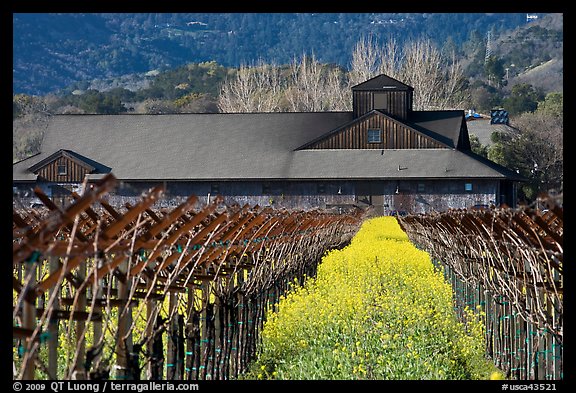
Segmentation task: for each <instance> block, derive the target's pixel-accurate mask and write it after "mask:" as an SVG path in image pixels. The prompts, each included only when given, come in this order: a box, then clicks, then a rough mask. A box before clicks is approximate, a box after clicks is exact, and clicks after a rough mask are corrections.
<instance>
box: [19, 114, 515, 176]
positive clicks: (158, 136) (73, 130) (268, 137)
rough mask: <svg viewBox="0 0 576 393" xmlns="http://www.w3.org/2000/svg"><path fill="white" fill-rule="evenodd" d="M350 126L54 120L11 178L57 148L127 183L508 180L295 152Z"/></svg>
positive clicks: (333, 153)
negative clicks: (35, 151) (33, 153)
mask: <svg viewBox="0 0 576 393" xmlns="http://www.w3.org/2000/svg"><path fill="white" fill-rule="evenodd" d="M351 120H352V113H350V112H323V113H259V114H241V113H238V114H177V115H134V114H132V115H128V114H124V115H57V116H53V117H52V119H51V121H50V124H49V126H48V128H47V130H46V133H45V137H44V140H43V143H42V152H41V153H40V154H38V155H36V156H33V157H31V158H29V159H26V160H23V161H20V162H18V163H15V164H14V165H13V178H14V180H16V181H25V180H34V179H35V175H34V174H31V173H29V172H28V171H27V168H29V167H30V166H32V165H34V164H35V163H37V162H39V161H41V160H42V159H45V158H46V157H48V156H49V155H51V154H53V153H54V152H56V151H58V150H60V149H66V150H68V151H71V152H73V153H74V154H76V156H77V157H84V158H86V159H90V160H92V161H90V162H91V165H93V166H94V165H98V167H100V168H109V169H110V170H111V171H112V172H113V173H114V175H115V176H116V177H117V178H119V179H122V180H211V179H214V180H232V179H235V180H242V179H294V180H296V179H375V178H379V179H382V178H504V177H506V175H510V173H508V172H507V171H506V170H504V169H503V168H501V167H497V166H490V165H486V164H485V163H482V162H481V161H479V160H478V159H476V158H475V157H474V156H473V155H470V154H468V153H463V152H460V151H458V150H453V149H421V150H420V149H417V150H416V149H415V150H384V151H381V150H299V151H295V149H296V148H297V147H299V146H302V145H303V144H304V143H306V142H308V141H310V140H313V139H315V138H317V137H319V136H321V135H323V134H325V133H327V132H329V131H330V130H332V129H334V128H336V127H338V126H340V125H342V124H345V123H347V122H349V121H351ZM399 167H400V170H399V169H398V168H399ZM446 169H448V170H446ZM512 175H513V174H512Z"/></svg>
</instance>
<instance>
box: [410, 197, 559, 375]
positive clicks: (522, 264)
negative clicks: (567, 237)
mask: <svg viewBox="0 0 576 393" xmlns="http://www.w3.org/2000/svg"><path fill="white" fill-rule="evenodd" d="M542 203H544V204H545V205H546V208H544V209H534V208H530V207H524V208H520V209H495V210H468V211H460V210H458V211H449V212H446V213H442V214H435V215H426V216H407V217H403V218H401V219H400V224H401V226H402V228H403V229H404V230H405V231H406V232H407V234H408V236H409V237H410V239H411V240H412V242H414V243H415V244H416V245H419V246H420V247H422V248H423V249H425V250H427V251H428V252H429V253H430V254H431V256H432V257H433V258H435V259H436V260H437V261H442V265H443V266H444V267H445V273H446V277H447V278H448V279H449V280H450V282H451V283H452V286H453V288H454V292H455V299H456V307H455V308H456V311H457V313H459V314H460V315H462V313H463V309H464V308H465V307H466V306H470V307H472V306H476V305H479V306H481V307H482V309H483V310H484V311H485V313H486V317H485V325H486V328H487V335H486V353H487V355H488V356H490V357H491V358H492V359H494V361H495V364H496V365H497V366H499V367H500V368H502V369H503V370H504V371H505V372H506V373H507V374H508V375H509V376H510V377H511V378H516V379H539V380H542V379H562V378H563V371H562V370H563V368H562V353H563V352H562V349H563V346H562V344H563V293H564V282H563V247H564V245H563V234H564V230H563V207H562V202H561V198H553V197H547V198H545V199H544V200H543V201H542Z"/></svg>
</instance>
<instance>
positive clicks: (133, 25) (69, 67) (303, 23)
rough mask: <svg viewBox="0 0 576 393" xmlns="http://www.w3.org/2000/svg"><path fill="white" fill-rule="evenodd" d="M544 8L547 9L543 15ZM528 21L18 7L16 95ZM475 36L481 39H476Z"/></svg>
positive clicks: (466, 33) (454, 42)
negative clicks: (25, 10)
mask: <svg viewBox="0 0 576 393" xmlns="http://www.w3.org/2000/svg"><path fill="white" fill-rule="evenodd" d="M539 15H540V16H543V15H544V14H539ZM523 24H526V15H525V14H523V13H514V14H509V13H497V14H475V13H454V14H447V13H444V14H442V13H438V14H430V13H379V14H376V13H339V14H337V13H300V14H296V13H201V14H198V13H178V14H169V13H162V14H143V13H138V14H130V13H105V14H76V13H70V14H32V13H31V14H14V15H13V33H14V34H13V48H14V58H13V69H14V71H13V80H14V88H13V89H14V93H26V94H46V93H48V92H55V91H57V90H60V89H62V88H65V87H67V86H69V85H71V84H73V83H74V82H77V81H85V80H87V81H92V80H94V79H109V78H117V77H120V76H121V75H125V74H134V73H146V72H148V71H151V70H166V69H171V68H176V67H179V66H182V65H184V64H187V63H200V62H206V61H216V62H217V63H219V64H221V65H223V66H227V67H238V66H239V65H241V64H242V63H251V62H253V61H254V60H255V59H258V58H262V59H264V60H265V61H266V62H275V63H277V64H287V63H289V62H290V61H291V60H292V59H293V57H294V56H298V55H302V54H308V55H311V54H312V53H313V54H314V55H315V56H316V58H317V59H318V60H319V61H320V62H322V63H334V64H338V65H340V66H342V67H344V68H348V67H349V65H350V61H351V53H352V50H353V48H354V45H355V44H356V42H358V40H359V39H360V38H361V37H363V36H367V35H370V34H371V35H373V36H374V37H375V38H377V39H379V40H384V39H386V38H387V37H391V36H393V37H395V38H396V39H398V40H399V41H400V44H402V43H403V41H405V40H411V39H414V38H418V37H430V38H431V39H432V40H433V41H434V42H435V43H436V44H438V45H443V44H444V43H447V44H449V46H451V47H453V48H455V49H458V50H461V49H463V45H464V43H465V42H467V41H469V40H470V39H472V40H473V41H475V40H477V38H479V39H480V40H482V39H483V37H484V36H485V34H486V32H487V31H488V30H489V29H494V31H495V32H502V31H505V30H507V29H513V28H516V27H518V26H521V25H523ZM477 44H480V43H479V42H477Z"/></svg>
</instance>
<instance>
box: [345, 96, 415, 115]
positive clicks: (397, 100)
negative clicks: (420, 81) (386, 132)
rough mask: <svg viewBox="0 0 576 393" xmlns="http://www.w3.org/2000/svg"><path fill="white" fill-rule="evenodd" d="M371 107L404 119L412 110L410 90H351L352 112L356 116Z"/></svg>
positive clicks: (366, 111) (364, 112) (369, 109)
mask: <svg viewBox="0 0 576 393" xmlns="http://www.w3.org/2000/svg"><path fill="white" fill-rule="evenodd" d="M373 109H379V110H382V111H383V112H385V113H386V114H388V115H391V116H394V117H396V118H398V119H401V120H406V119H407V118H408V116H409V114H410V112H411V111H412V92H411V91H404V90H395V91H386V90H382V91H355V92H353V113H354V118H358V117H360V116H362V115H364V114H366V113H368V112H370V111H371V110H373Z"/></svg>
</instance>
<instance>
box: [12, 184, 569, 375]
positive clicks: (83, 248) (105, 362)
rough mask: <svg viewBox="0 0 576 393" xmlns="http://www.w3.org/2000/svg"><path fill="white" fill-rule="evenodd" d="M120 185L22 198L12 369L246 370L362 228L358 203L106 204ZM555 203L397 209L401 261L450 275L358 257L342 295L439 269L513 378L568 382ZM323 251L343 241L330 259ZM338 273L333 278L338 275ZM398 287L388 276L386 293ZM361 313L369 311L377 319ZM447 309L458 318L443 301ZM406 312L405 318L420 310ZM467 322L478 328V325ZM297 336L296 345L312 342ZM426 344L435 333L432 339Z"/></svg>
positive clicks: (16, 212) (461, 312)
mask: <svg viewBox="0 0 576 393" xmlns="http://www.w3.org/2000/svg"><path fill="white" fill-rule="evenodd" d="M117 185H118V181H117V180H116V179H115V177H114V176H113V175H112V174H109V175H107V176H106V177H104V178H103V179H101V180H100V181H99V182H98V183H96V184H94V186H93V187H91V188H89V189H88V190H87V191H86V192H85V193H84V194H82V195H77V194H74V195H73V196H74V198H75V201H74V203H72V204H70V205H69V206H68V207H66V208H64V209H63V208H60V207H58V206H56V205H55V204H54V203H53V202H52V201H51V200H50V199H49V198H48V197H47V196H46V195H44V194H43V193H42V191H41V190H40V189H36V190H35V193H36V196H37V197H38V198H39V199H40V201H41V202H42V203H43V205H44V206H43V207H37V208H34V209H31V208H24V207H16V206H15V207H14V209H13V293H14V296H13V348H14V354H13V365H14V369H13V378H14V379H92V380H97V379H109V378H110V379H117V380H126V379H128V380H135V379H154V380H160V379H172V380H198V379H200V380H205V379H235V378H239V377H242V375H243V374H244V373H246V372H251V368H250V367H251V365H252V364H253V362H254V361H255V360H256V359H257V355H258V354H259V352H260V348H262V346H263V344H264V346H265V344H266V340H269V338H270V333H268V331H269V330H268V329H272V328H269V326H274V323H275V322H274V321H276V318H278V317H277V316H276V313H275V311H282V310H284V309H285V308H286V307H285V306H284V305H283V304H285V302H286V299H288V298H292V297H294V296H298V295H297V294H298V293H301V292H299V291H301V290H300V289H298V288H301V286H302V285H304V284H305V283H306V282H310V283H317V282H318V281H317V280H320V278H318V279H316V278H315V277H316V276H317V273H321V272H319V271H318V269H328V268H329V266H332V265H333V264H334V263H336V262H326V261H327V260H328V261H329V259H327V258H336V255H344V254H337V253H338V252H339V251H337V250H340V249H343V250H342V252H344V249H347V250H348V249H350V248H349V247H348V245H349V244H350V241H351V240H352V238H353V237H354V235H356V234H357V233H359V232H358V231H359V229H360V226H361V224H362V223H363V222H366V220H365V218H366V217H364V216H363V215H362V213H361V212H360V211H359V212H358V213H357V214H332V213H329V212H327V211H319V210H314V211H286V210H278V209H273V208H271V207H264V208H261V207H259V206H249V205H245V206H238V205H233V206H226V205H225V204H223V200H222V199H221V198H219V197H217V198H215V199H213V200H212V201H211V202H210V201H209V202H208V203H200V201H199V199H198V198H197V197H195V196H190V197H189V198H187V199H186V200H185V201H184V202H183V203H181V204H179V205H178V206H175V207H172V208H166V207H163V208H159V207H158V206H159V203H158V202H159V201H160V200H161V199H162V198H163V193H164V189H163V188H162V187H160V186H159V187H156V188H153V189H151V190H149V192H147V193H145V194H143V195H142V196H141V197H140V199H139V200H138V202H137V203H135V204H133V205H132V204H130V203H126V205H125V206H123V207H118V206H112V205H111V204H110V203H109V202H108V201H107V197H108V195H109V193H110V192H112V191H113V190H114V188H115V187H117ZM547 202H548V203H549V206H548V209H547V211H546V212H544V211H542V210H532V209H528V208H526V209H524V210H521V209H520V210H511V209H494V210H487V211H450V212H447V213H442V214H437V215H426V216H405V217H401V218H399V219H398V223H399V224H400V227H399V228H398V230H397V232H394V233H393V234H392V237H394V236H396V237H398V239H401V240H402V242H403V243H402V244H410V242H408V240H410V241H411V242H412V243H413V244H414V245H416V246H418V247H419V248H421V249H422V251H421V250H416V249H414V251H410V253H405V252H404V251H402V250H400V249H398V250H397V254H398V255H399V254H401V253H404V254H405V255H404V258H407V259H402V261H405V262H402V266H404V265H406V266H409V265H410V263H411V262H410V260H412V259H414V260H415V261H419V260H420V259H419V258H429V257H427V256H426V255H428V254H429V255H430V256H432V258H433V259H434V260H435V261H436V263H437V267H436V268H435V269H441V270H435V269H430V268H428V267H426V268H425V269H424V270H425V271H426V272H428V273H426V274H430V275H431V276H429V277H428V276H426V277H428V278H426V279H425V280H424V281H425V282H424V281H418V280H420V279H418V278H414V277H413V276H412V275H410V274H412V273H410V274H408V273H406V274H408V275H407V276H403V275H402V274H404V273H402V271H403V270H402V269H401V268H400V267H399V265H394V264H390V265H382V266H384V267H382V269H380V270H381V271H380V273H377V272H376V273H374V274H372V273H369V274H368V273H365V274H367V276H366V277H364V276H362V273H361V272H362V271H365V272H371V270H370V269H375V268H376V267H377V266H380V265H378V263H371V262H370V263H368V265H362V264H361V263H355V261H354V260H353V258H352V257H351V256H348V257H347V258H348V259H346V261H347V265H345V266H348V265H350V266H355V268H352V267H350V269H349V270H350V272H355V273H354V275H355V277H357V278H356V280H357V282H356V281H353V280H349V281H350V282H351V284H350V285H351V286H349V287H346V286H345V285H344V284H343V285H342V286H340V285H338V287H339V288H340V289H341V290H342V291H344V290H345V289H346V288H348V289H349V290H348V291H347V293H348V292H354V290H353V289H354V288H356V289H357V292H358V294H360V293H361V288H369V287H370V285H380V286H381V284H378V283H376V282H372V281H370V280H371V279H369V278H368V277H376V276H378V277H381V278H382V280H384V279H385V276H386V275H388V276H390V277H395V276H394V275H399V276H398V277H410V278H409V279H408V278H407V279H406V280H407V281H406V282H410V280H416V281H417V282H420V283H421V284H419V285H425V286H426V285H428V284H427V283H429V282H430V283H435V282H436V281H435V280H437V278H434V279H432V278H430V277H432V275H434V274H436V273H435V272H436V271H442V272H443V273H444V275H445V277H446V278H448V280H449V282H450V283H451V284H452V288H453V290H454V294H455V300H456V301H455V302H452V301H451V296H452V291H451V289H450V287H449V286H448V289H446V288H445V287H443V286H442V284H441V283H440V281H438V282H437V284H434V285H435V286H432V284H430V289H429V294H430V295H429V301H432V300H433V299H436V297H435V296H444V295H446V294H448V295H447V296H448V300H449V306H450V307H453V306H455V307H453V309H450V310H449V311H450V313H451V314H453V312H454V309H455V311H456V315H457V316H459V317H460V318H461V320H462V321H463V323H465V324H467V326H468V329H469V330H470V329H472V327H473V326H476V325H475V324H474V323H472V322H470V321H471V319H470V318H471V317H470V315H471V314H470V310H476V311H475V312H476V313H477V314H476V315H477V317H481V318H482V322H483V323H484V325H485V326H486V331H485V333H483V334H482V336H483V337H484V338H485V339H484V340H482V341H481V344H482V345H483V346H484V347H483V348H482V349H483V351H484V350H485V352H486V354H487V355H488V357H490V358H491V359H492V360H493V361H494V363H495V364H496V366H498V367H499V368H500V369H501V370H503V371H504V372H505V373H506V374H507V376H509V377H510V378H519V379H561V378H562V310H563V307H562V294H563V292H562V290H563V281H562V256H563V249H562V247H563V246H562V238H563V229H562V224H563V222H562V206H561V203H558V202H557V201H554V200H553V199H548V200H547ZM386 219H387V220H393V221H394V222H396V219H394V218H391V217H388V218H386ZM376 222H378V221H376ZM396 225H397V224H396ZM371 228H372V229H371V230H372V232H373V233H375V235H374V236H376V237H375V238H374V239H379V238H380V237H382V236H383V235H381V234H378V233H377V232H378V230H379V229H378V226H374V224H372V227H371ZM403 231H404V232H403ZM398 239H396V240H398ZM355 242H356V243H355V244H363V245H364V246H363V247H369V246H368V244H373V245H372V246H371V247H372V249H373V250H374V252H375V253H377V252H380V251H381V250H382V249H388V248H390V250H389V251H391V250H396V249H394V248H393V247H395V246H394V244H396V243H394V242H384V243H379V242H377V241H370V242H367V241H364V242H360V241H357V240H355ZM353 243H354V241H353ZM410 247H413V246H410ZM377 249H380V251H378V250H377ZM327 250H333V251H331V252H330V253H329V254H328V255H327V254H326V251H327ZM424 251H426V252H424ZM334 253H336V254H334ZM421 254H422V255H421ZM330 255H334V256H332V257H330ZM367 255H377V254H367ZM412 256H414V258H412ZM323 257H324V259H322V258H323ZM321 260H323V262H322V264H320V265H319V262H320V261H321ZM372 261H373V260H372ZM440 261H441V262H440ZM338 263H341V262H338ZM415 263H417V264H420V263H421V262H415ZM370 265H373V266H372V267H369V266H370ZM324 266H326V267H324ZM334 266H336V265H334ZM363 266H364V267H363ZM386 266H388V267H386ZM418 266H420V265H418ZM422 266H423V265H422ZM338 269H340V270H342V269H344V270H348V267H342V266H340V267H338ZM354 269H356V270H354ZM387 269H388V270H387ZM410 269H412V270H410ZM410 269H409V270H410V271H411V272H412V271H413V270H414V269H415V268H414V269H413V268H410ZM383 272H384V273H386V274H384V273H383ZM318 277H320V275H319V276H318ZM329 277H331V278H330V280H329V281H331V282H336V281H335V280H343V279H342V278H339V277H340V276H329ZM362 277H364V278H362ZM434 277H435V276H434ZM402 280H404V278H402ZM397 281H399V280H397V279H393V278H390V279H389V281H388V282H389V285H390V288H392V287H393V285H394V283H395V282H397ZM416 281H415V282H416ZM343 282H344V281H343ZM354 282H356V284H354ZM332 286H333V287H334V285H332ZM328 287H329V285H328V286H326V288H328ZM302 288H303V287H302ZM370 288H372V287H370ZM378 288H380V287H378ZM426 288H428V287H426ZM326 291H328V290H326ZM427 291H428V290H427ZM368 292H370V293H372V292H373V291H371V290H370V291H368ZM386 293H387V294H388V292H386ZM414 293H416V292H414ZM418 293H419V292H418ZM427 293H428V292H427ZM440 294H443V295H440ZM341 295H342V294H341ZM350 296H352V295H350ZM386 296H388V295H386ZM386 296H384V295H382V297H380V298H377V299H379V300H378V301H379V302H380V303H370V304H372V305H373V307H375V309H380V308H381V307H384V306H383V305H385V304H388V303H390V304H392V301H393V300H392V299H393V298H392V297H386ZM410 296H416V295H415V294H412V295H410ZM342 299H345V297H342ZM406 299H408V298H407V297H406ZM414 299H416V298H414ZM443 299H444V298H443ZM373 300H374V299H373ZM444 300H445V299H444ZM322 302H323V300H322V299H321V298H318V299H317V301H316V308H314V307H312V306H310V307H308V308H309V309H310V310H318V316H320V314H321V313H328V312H330V311H329V310H330V308H329V307H320V308H318V306H321V305H322V304H324V303H322ZM436 303H437V302H436V300H434V301H433V302H432V303H429V302H428V303H427V302H424V303H422V304H420V303H418V301H416V300H415V301H414V302H413V304H414V305H416V306H414V307H415V308H414V310H416V311H418V312H421V313H423V314H422V315H424V314H425V313H426V312H429V311H430V310H429V309H430V308H431V306H430V304H436ZM350 304H352V303H350ZM350 304H348V303H346V304H343V305H342V308H341V310H343V311H335V313H336V314H334V316H335V317H340V319H342V320H345V319H346V315H356V314H357V313H356V311H358V310H361V309H362V308H358V307H357V306H353V305H350ZM358 304H363V307H365V306H366V304H367V303H366V304H365V303H362V302H360V303H358ZM348 306H349V307H348ZM477 306H479V307H477ZM347 307H348V308H347ZM396 307H397V311H398V312H399V311H400V310H406V309H409V308H410V304H408V303H406V304H404V303H401V302H400V303H398V304H397V305H396ZM418 307H420V308H418ZM310 310H309V311H310ZM362 310H364V311H363V312H365V316H366V317H367V318H368V317H370V316H371V317H373V316H374V315H372V314H371V312H367V311H366V309H362ZM479 310H481V311H482V312H479ZM416 311H415V312H416ZM340 312H343V313H344V314H339V313H340ZM346 313H349V314H346ZM437 313H439V314H442V315H447V314H446V311H445V310H444V311H440V308H437ZM416 314H417V313H415V314H414V315H416ZM363 315H364V314H363ZM403 321H404V322H403V323H408V322H406V321H409V318H408V317H406V318H404V320H403ZM431 321H432V320H431ZM434 321H435V323H436V322H437V323H438V324H440V326H444V328H445V330H446V332H448V331H449V329H454V326H456V325H454V324H453V323H452V322H446V321H449V319H438V320H437V321H436V320H434ZM466 321H468V322H466ZM318 323H321V318H320V317H319V319H318ZM282 326H285V325H282ZM302 326H304V324H302ZM374 326H376V325H374ZM383 326H384V325H382V323H381V324H380V325H379V329H380V328H381V329H380V330H382V331H379V333H380V336H381V337H384V338H386V340H389V339H393V338H394V337H396V338H398V337H399V336H398V335H399V334H400V332H401V330H398V332H396V333H394V332H392V334H390V333H391V331H384V330H385V329H384V327H385V326H384V327H383ZM386 326H389V327H390V326H392V325H386ZM431 326H432V325H431ZM355 328H360V327H359V326H355ZM478 329H480V328H478ZM432 330H433V329H432ZM432 330H430V331H432ZM472 330H474V331H475V332H476V333H475V334H476V336H475V337H477V335H478V334H477V333H478V330H477V329H476V328H475V329H472ZM270 331H274V330H273V329H272V330H270ZM313 331H316V330H312V331H310V332H309V333H311V332H313ZM427 331H428V330H427ZM450 331H452V330H450ZM419 334H421V333H419ZM446 335H447V336H448V335H449V334H448V333H446ZM263 337H264V338H263ZM286 337H288V336H286ZM298 337H299V338H298V340H295V341H294V342H295V343H297V344H298V343H300V345H303V346H304V344H306V345H308V344H307V343H306V340H305V338H304V337H300V336H298ZM414 337H416V336H414ZM418 337H420V336H418ZM451 337H452V338H454V339H455V340H456V338H458V337H460V338H458V340H459V341H454V343H452V344H450V345H452V346H454V348H456V349H458V348H459V349H458V351H464V352H466V351H465V350H464V348H468V347H470V346H471V345H472V344H471V343H472V341H466V340H472V339H471V338H470V339H469V338H466V337H465V336H458V334H456V333H454V334H452V335H451ZM452 338H450V339H452ZM404 339H406V337H400V340H397V342H396V343H393V342H390V343H389V345H391V346H394V345H397V344H398V345H399V343H400V342H403V341H402V340H404ZM263 340H264V343H263ZM302 340H304V344H302V343H301V341H302ZM422 340H424V341H422V342H424V343H426V341H425V340H426V338H425V337H424V338H422ZM473 341H474V340H473ZM430 342H432V341H430ZM466 343H468V344H470V345H468V344H466ZM474 343H477V341H474ZM355 345H356V344H355ZM387 345H388V344H387ZM423 345H424V344H423ZM474 345H476V344H474ZM425 346H426V348H428V347H429V346H430V345H429V344H425ZM302 348H303V347H302ZM302 348H300V351H301V352H303V351H302ZM364 351H365V352H364V353H365V356H369V355H368V354H369V353H370V352H372V353H373V354H377V351H378V348H376V347H375V348H370V349H369V350H368V349H366V348H364ZM464 352H462V353H464ZM415 353H416V352H415ZM462 356H464V355H462ZM375 359H376V360H375V361H377V360H378V358H375ZM380 360H382V359H380ZM259 361H260V362H261V361H262V359H260V360H259ZM446 361H447V362H449V358H448V357H447V358H446ZM398 362H399V363H398V364H402V363H401V360H400V359H399V360H398ZM442 364H444V363H442ZM446 364H448V365H449V364H451V363H446ZM263 367H264V369H263V370H266V365H264V366H263ZM354 367H356V368H355V369H354V370H355V371H356V373H355V374H358V375H360V376H366V373H367V372H368V371H367V370H366V369H365V368H362V367H360V368H358V365H357V364H356V365H354ZM418 367H419V366H418ZM427 367H428V366H427ZM442 367H444V366H442ZM427 370H428V369H427ZM450 370H456V369H454V368H452V366H446V373H448V375H447V374H442V373H440V374H439V373H438V370H435V369H429V370H428V371H426V373H425V374H423V375H425V377H424V378H427V377H430V378H442V377H443V376H444V377H449V376H450V375H449V373H450V372H451V371H450ZM458 370H460V369H458ZM462 370H464V369H462ZM280 371H281V370H280ZM397 371H400V369H398V370H397ZM458 372H460V371H458ZM385 375H386V374H372V377H373V378H381V377H385ZM459 375H460V374H459ZM464 375H469V374H464ZM470 375H471V374H470ZM286 377H287V378H288V377H289V374H286Z"/></svg>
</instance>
